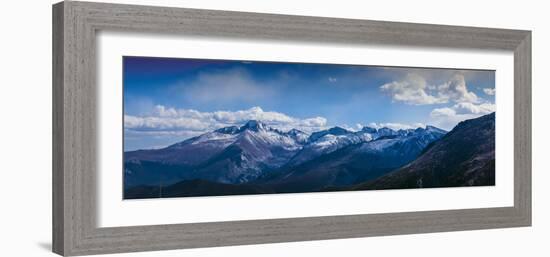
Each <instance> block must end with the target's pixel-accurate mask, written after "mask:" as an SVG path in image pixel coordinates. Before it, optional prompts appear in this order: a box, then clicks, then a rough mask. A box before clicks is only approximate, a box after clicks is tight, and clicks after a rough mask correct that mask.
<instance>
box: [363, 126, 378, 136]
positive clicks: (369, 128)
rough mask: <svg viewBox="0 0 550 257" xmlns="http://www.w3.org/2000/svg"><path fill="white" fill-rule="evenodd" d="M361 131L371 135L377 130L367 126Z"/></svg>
mask: <svg viewBox="0 0 550 257" xmlns="http://www.w3.org/2000/svg"><path fill="white" fill-rule="evenodd" d="M361 131H363V132H367V133H370V134H374V133H376V131H377V129H375V128H372V127H368V126H365V127H363V129H361Z"/></svg>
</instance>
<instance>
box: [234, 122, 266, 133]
mask: <svg viewBox="0 0 550 257" xmlns="http://www.w3.org/2000/svg"><path fill="white" fill-rule="evenodd" d="M267 128H268V127H267V126H266V125H265V124H264V123H262V122H261V121H258V120H249V121H248V122H246V123H245V124H244V125H243V126H242V127H241V128H240V131H244V130H251V131H255V132H258V131H260V130H266V129H267Z"/></svg>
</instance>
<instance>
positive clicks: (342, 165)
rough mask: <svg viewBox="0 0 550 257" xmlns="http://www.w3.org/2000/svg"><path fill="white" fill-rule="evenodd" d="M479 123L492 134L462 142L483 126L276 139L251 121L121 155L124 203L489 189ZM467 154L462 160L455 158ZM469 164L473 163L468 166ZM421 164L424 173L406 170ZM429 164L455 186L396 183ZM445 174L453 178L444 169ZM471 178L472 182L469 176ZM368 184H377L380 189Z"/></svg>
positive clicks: (279, 134)
mask: <svg viewBox="0 0 550 257" xmlns="http://www.w3.org/2000/svg"><path fill="white" fill-rule="evenodd" d="M491 117H492V118H491ZM482 118H484V119H488V120H493V125H492V126H493V127H492V132H491V130H490V128H489V129H488V130H486V133H477V134H476V133H473V134H476V135H475V136H473V135H472V136H470V137H466V136H465V135H464V134H468V133H472V131H471V130H476V129H477V127H479V126H481V127H483V128H485V127H486V126H489V125H490V124H489V125H487V124H485V123H483V124H480V123H482V122H480V121H477V119H474V120H471V122H470V121H469V123H467V124H470V125H468V126H466V127H465V125H464V124H463V123H464V122H463V123H461V124H459V125H457V126H456V127H455V128H454V129H453V130H452V131H451V132H449V133H447V131H444V130H442V129H439V128H436V127H433V126H426V127H425V128H417V129H400V130H393V129H390V128H380V129H376V128H372V127H364V128H363V129H361V130H360V131H350V130H347V129H344V128H341V127H333V128H329V129H326V130H322V131H317V132H314V133H311V134H308V133H305V132H303V131H300V130H297V129H292V130H289V131H281V130H278V129H276V128H272V127H270V126H268V125H266V124H265V123H263V122H261V121H257V120H250V121H248V122H246V123H245V124H243V125H242V126H230V127H225V128H221V129H218V130H215V131H212V132H208V133H205V134H202V135H200V136H197V137H193V138H190V139H187V140H185V141H182V142H179V143H176V144H173V145H170V146H168V147H166V148H162V149H152V150H137V151H129V152H125V153H124V192H125V194H124V197H125V199H133V198H152V197H180V196H205V195H232V194H261V193H289V192H319V191H331V190H362V189H377V188H402V187H411V185H412V184H411V182H410V181H413V180H415V179H416V181H415V183H416V184H414V183H413V184H414V185H413V186H414V187H426V186H446V185H447V184H449V183H458V182H459V180H458V178H459V177H461V176H463V175H464V176H470V177H469V178H470V179H466V178H463V180H464V181H460V183H463V184H465V185H478V184H487V183H490V178H489V179H486V178H487V177H490V173H491V171H492V175H493V184H494V114H493V116H490V115H488V116H484V117H482ZM482 118H478V119H482ZM484 126H485V127H484ZM483 131H485V130H483ZM491 133H492V134H491ZM449 137H451V139H448V138H449ZM482 138H492V140H493V145H492V148H491V144H490V143H487V144H484V145H483V146H481V145H480V146H479V148H476V149H477V150H470V149H469V148H468V147H469V146H470V145H478V144H481V143H478V142H485V141H484V140H481V139H482ZM460 140H463V141H464V142H462V141H460ZM480 140H481V141H480ZM466 148H468V152H467V153H464V154H462V155H461V154H457V153H461V151H462V150H463V149H466ZM453 149H454V150H453ZM491 150H492V151H493V155H491V154H490V152H491ZM443 152H444V153H446V154H447V155H448V156H450V157H449V158H450V159H452V161H447V160H446V159H445V160H441V161H439V162H438V161H437V160H436V159H438V158H440V157H441V156H442V154H441V153H443ZM472 156H476V157H475V158H478V159H475V158H474V159H475V161H474V160H473V159H472ZM482 156H483V157H482ZM466 157H468V158H470V159H469V160H470V162H469V164H468V163H465V162H463V160H462V159H464V158H466ZM453 158H454V159H453ZM480 158H481V159H480ZM491 158H492V162H493V168H492V170H491V166H490V163H489V164H487V163H485V162H486V160H490V159H491ZM421 160H423V161H422V162H423V163H425V165H424V166H423V165H420V164H415V165H414V166H413V164H414V163H415V162H418V163H421ZM478 160H482V162H483V163H485V164H483V165H482V164H480V162H479V161H478ZM489 162H490V161H489ZM430 163H431V164H434V165H435V164H436V163H443V164H444V165H447V166H442V167H438V168H434V170H439V169H445V171H446V172H447V173H449V174H451V173H452V174H451V175H449V174H446V173H444V172H443V173H442V175H441V177H445V178H446V177H449V176H455V177H457V178H456V179H442V178H440V177H437V176H435V177H433V178H432V177H430V178H428V176H427V175H425V176H423V177H422V179H421V180H422V183H421V184H420V186H419V184H418V177H411V176H410V175H403V174H409V173H411V172H412V171H411V170H410V169H412V168H409V170H404V169H405V168H406V167H415V168H414V174H417V173H418V174H420V173H422V174H424V173H426V172H428V173H429V172H430V171H425V167H426V165H427V166H430ZM452 165H462V166H457V167H455V166H452ZM480 165H481V166H480ZM451 166H452V167H454V168H453V170H451V169H448V167H451ZM480 167H482V168H483V169H485V170H486V172H481V173H483V174H485V175H482V174H478V173H479V172H477V170H479V169H481V168H480ZM462 168H468V169H470V171H469V172H466V173H464V174H455V173H457V171H455V170H462ZM434 170H431V171H432V172H433V171H434ZM472 170H474V171H472ZM474 173H475V174H477V175H472V174H474ZM436 177H437V179H436ZM394 180H395V181H394ZM373 181H380V182H379V183H380V185H378V184H377V183H378V182H377V183H374V182H373ZM369 182H373V183H374V184H372V183H371V184H369ZM392 183H393V184H392ZM375 184H376V185H375ZM382 185H384V186H382ZM453 185H454V184H453Z"/></svg>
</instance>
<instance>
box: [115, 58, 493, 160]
mask: <svg viewBox="0 0 550 257" xmlns="http://www.w3.org/2000/svg"><path fill="white" fill-rule="evenodd" d="M123 63H124V66H123V76H124V78H123V80H124V81H123V83H124V115H125V150H135V149H148V148H159V147H163V146H166V145H169V144H172V143H175V142H179V141H181V140H184V139H186V138H189V137H192V136H196V135H199V134H202V133H205V132H207V131H211V130H213V129H216V128H219V127H223V126H228V125H240V124H242V123H243V122H245V121H246V120H247V119H260V120H262V121H264V122H266V123H268V124H270V125H271V126H274V127H278V128H280V129H283V130H285V129H290V128H298V129H301V130H304V131H306V132H312V131H316V130H320V129H324V128H328V127H332V126H342V127H346V128H349V129H360V128H361V127H362V126H366V125H369V126H373V127H383V126H387V127H392V128H407V127H418V126H425V125H435V126H438V127H441V128H443V129H448V130H450V129H452V127H453V126H454V125H456V123H458V122H459V121H461V120H464V119H469V118H475V117H477V116H481V115H484V114H487V113H490V112H492V111H494V109H495V106H494V101H495V100H494V99H495V98H494V94H495V90H494V88H495V87H494V85H495V76H494V71H474V70H456V69H421V68H403V67H376V66H358V65H335V64H306V63H275V62H256V61H254V62H250V61H233V60H204V59H175V58H151V57H124V59H123Z"/></svg>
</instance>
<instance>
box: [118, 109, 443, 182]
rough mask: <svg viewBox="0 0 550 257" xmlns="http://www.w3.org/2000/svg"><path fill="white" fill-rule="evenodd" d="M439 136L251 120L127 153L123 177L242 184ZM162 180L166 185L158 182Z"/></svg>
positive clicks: (423, 132) (426, 131)
mask: <svg viewBox="0 0 550 257" xmlns="http://www.w3.org/2000/svg"><path fill="white" fill-rule="evenodd" d="M440 132H441V130H439V129H437V128H435V127H427V128H426V129H422V128H419V129H416V130H413V129H410V130H399V131H395V130H392V129H389V128H381V129H374V128H369V127H365V128H363V129H362V130H361V131H357V132H352V131H349V130H346V129H343V128H340V127H333V128H331V129H327V130H323V131H318V132H315V133H313V134H311V135H308V134H307V133H304V132H302V131H300V130H297V129H292V130H290V131H287V132H283V131H280V130H278V129H275V128H272V127H269V126H267V125H266V124H264V123H262V122H260V121H256V120H250V121H248V122H247V123H246V124H244V125H242V126H240V127H237V126H230V127H225V128H220V129H217V130H215V131H212V132H208V133H205V134H202V135H200V136H197V137H193V138H190V139H188V140H185V141H182V142H179V143H176V144H173V145H170V146H168V147H166V148H163V149H155V150H138V151H131V152H126V153H125V170H126V173H125V176H127V177H128V181H133V182H132V183H134V184H139V183H142V182H143V181H146V182H147V181H149V180H152V179H151V178H153V177H155V173H158V174H159V175H158V176H160V177H159V178H156V179H153V180H152V181H154V182H152V183H153V184H154V183H168V182H170V183H173V182H174V181H176V180H178V179H179V180H182V179H185V180H189V179H203V180H208V181H213V182H219V183H230V184H242V183H247V182H251V181H254V180H256V179H258V178H262V177H266V176H265V175H266V174H268V175H269V174H270V172H272V171H278V170H281V168H282V167H283V166H284V167H292V166H297V165H300V164H302V163H304V162H307V161H310V160H313V159H315V158H318V157H320V156H323V155H327V154H330V153H333V152H335V151H338V150H340V149H343V148H345V147H347V146H352V145H360V144H362V143H365V142H371V141H372V142H374V141H377V140H378V139H380V138H384V137H387V139H388V140H389V139H391V137H394V138H407V137H411V136H412V135H415V136H417V137H418V136H421V137H424V138H421V140H420V139H419V142H420V143H418V144H419V145H418V147H421V146H424V145H427V143H425V142H431V141H433V140H434V138H433V137H432V134H434V133H435V134H436V133H440ZM441 133H444V132H441ZM396 140H397V139H396ZM383 142H386V141H379V142H378V141H377V142H376V143H374V144H372V145H371V148H370V150H369V149H364V150H365V151H372V150H376V149H377V148H384V147H383V146H382V145H380V146H378V145H379V144H382V143H383ZM388 142H389V141H388ZM140 176H142V177H140ZM268 177H269V176H268ZM163 178H164V180H166V179H169V180H166V181H160V180H162V179H163ZM125 179H126V177H125ZM176 182H177V181H176Z"/></svg>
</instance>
